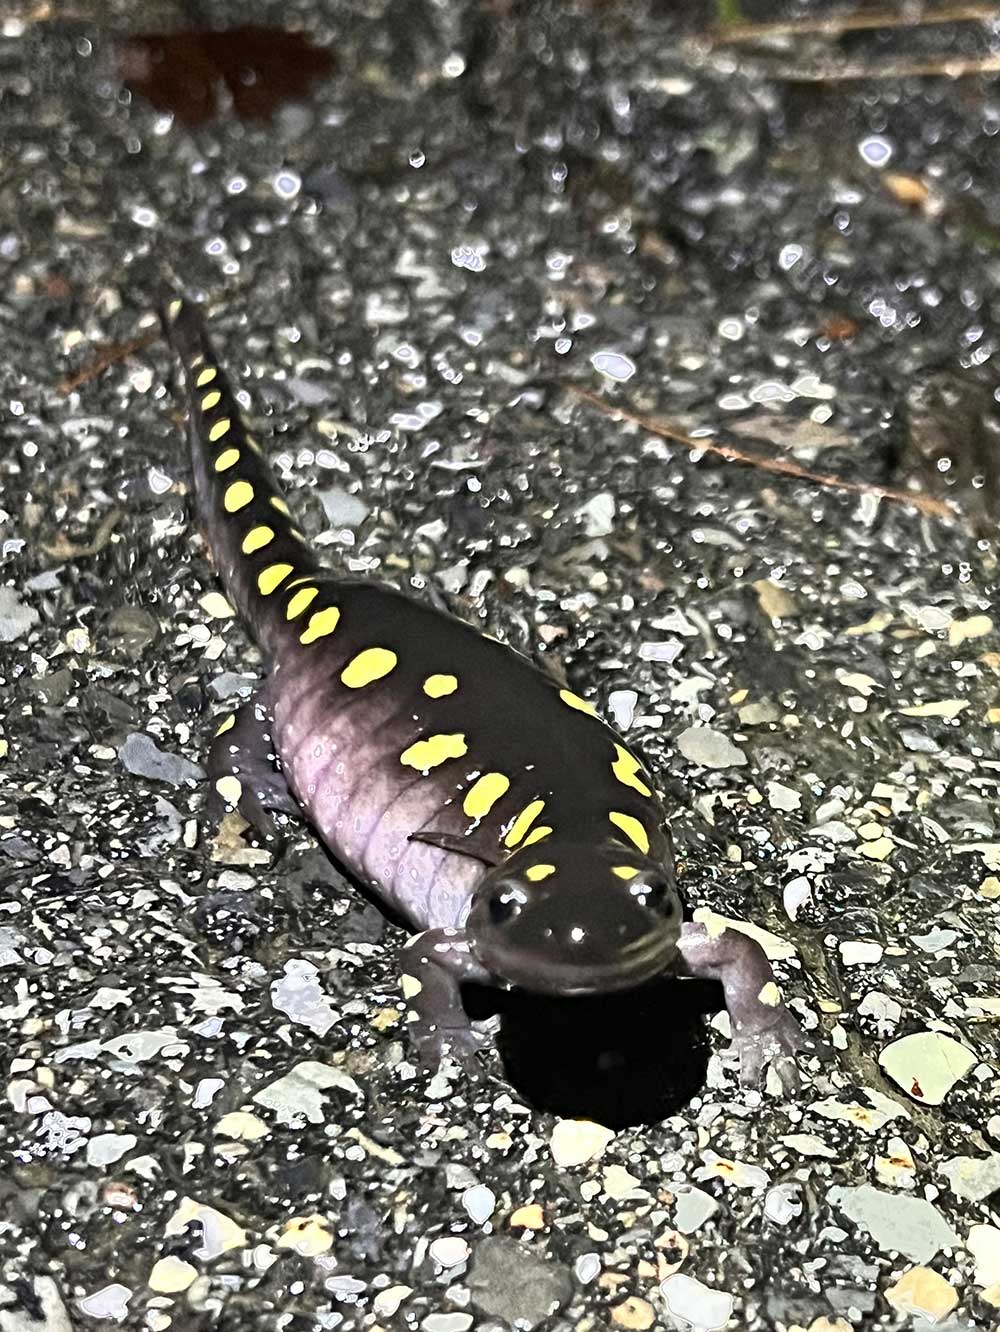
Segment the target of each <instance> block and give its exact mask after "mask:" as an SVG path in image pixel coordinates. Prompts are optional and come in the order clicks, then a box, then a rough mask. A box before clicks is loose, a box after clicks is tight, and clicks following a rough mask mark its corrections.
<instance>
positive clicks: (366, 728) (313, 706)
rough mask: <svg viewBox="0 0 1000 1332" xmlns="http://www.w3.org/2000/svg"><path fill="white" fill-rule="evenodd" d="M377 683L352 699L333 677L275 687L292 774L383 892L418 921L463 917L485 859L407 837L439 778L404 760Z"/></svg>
mask: <svg viewBox="0 0 1000 1332" xmlns="http://www.w3.org/2000/svg"><path fill="white" fill-rule="evenodd" d="M289 674H291V673H289ZM309 674H310V675H311V674H312V672H309ZM370 688H372V690H373V692H372V694H371V695H370V696H369V697H366V698H349V699H347V700H346V701H345V699H344V697H343V694H344V690H343V686H339V688H338V686H337V685H336V684H335V683H333V682H332V681H330V680H329V679H328V680H326V681H321V682H320V683H318V684H314V686H313V687H312V688H308V687H306V688H304V689H296V690H295V691H294V692H293V691H291V690H288V691H284V690H279V691H278V694H277V698H276V700H275V702H274V704H273V715H274V740H275V744H276V752H277V753H278V755H279V757H280V758H281V763H282V767H283V769H284V773H285V777H286V779H287V780H288V784H289V786H290V787H291V789H292V791H293V793H294V795H295V797H296V799H297V800H298V801H299V803H300V804H301V805H302V808H303V809H304V810H305V812H306V813H307V814H308V815H309V818H310V820H311V821H312V823H313V824H314V826H315V827H316V829H317V830H318V832H319V833H320V836H321V837H322V838H323V841H324V842H325V843H326V845H327V846H328V847H329V848H330V850H331V851H333V853H334V854H335V855H336V856H337V858H338V859H339V860H340V861H341V862H342V863H343V864H344V865H345V866H347V868H348V869H350V870H352V871H353V872H354V874H355V875H357V877H358V878H360V879H361V880H362V881H363V882H364V883H366V884H367V885H368V886H369V887H371V888H373V889H374V890H375V892H376V893H377V894H378V896H379V897H380V898H381V899H382V901H383V902H385V903H386V904H387V905H388V906H390V907H392V908H393V909H394V910H395V911H396V912H398V913H399V914H400V915H401V916H403V917H404V918H405V919H406V920H408V921H409V922H410V923H411V924H412V925H413V926H414V928H416V929H433V928H435V927H437V926H446V925H455V926H457V925H461V924H462V922H463V921H464V919H465V916H466V914H467V911H468V907H469V903H470V901H471V899H472V894H473V892H474V890H475V887H476V884H477V883H478V882H479V880H480V879H481V878H482V875H483V865H482V864H481V863H480V862H479V861H477V860H474V859H470V858H468V857H465V856H456V855H454V854H452V853H450V852H447V851H443V850H441V849H439V848H438V847H433V846H428V845H427V844H426V843H424V842H411V841H410V840H409V836H410V834H411V833H412V832H414V831H415V830H416V829H419V828H423V827H426V826H428V825H429V824H432V823H434V820H435V816H436V815H438V814H439V812H440V810H441V806H442V803H443V800H442V795H441V793H440V783H436V782H433V781H431V780H430V778H429V777H426V776H424V775H423V774H422V773H417V772H414V771H413V769H410V768H404V767H403V766H402V765H401V764H400V762H399V754H400V738H399V732H398V730H397V725H398V721H399V720H400V718H399V714H398V709H397V708H396V707H395V706H394V701H393V700H392V697H391V694H390V692H389V690H388V689H383V690H382V691H381V693H380V694H376V693H375V692H374V690H375V688H376V686H370ZM338 692H339V695H340V697H337V695H338ZM286 699H287V701H286ZM394 722H396V723H397V725H394V724H393V723H394Z"/></svg>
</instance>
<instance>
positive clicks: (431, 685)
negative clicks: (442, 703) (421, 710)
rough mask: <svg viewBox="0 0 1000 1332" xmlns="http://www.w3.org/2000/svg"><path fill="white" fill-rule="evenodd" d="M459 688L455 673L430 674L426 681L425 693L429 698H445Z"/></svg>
mask: <svg viewBox="0 0 1000 1332" xmlns="http://www.w3.org/2000/svg"><path fill="white" fill-rule="evenodd" d="M457 688H458V679H457V677H456V676H454V675H428V677H427V679H426V680H425V681H424V693H425V694H426V695H427V697H428V698H444V696H445V694H453V693H454V692H455V690H456V689H457Z"/></svg>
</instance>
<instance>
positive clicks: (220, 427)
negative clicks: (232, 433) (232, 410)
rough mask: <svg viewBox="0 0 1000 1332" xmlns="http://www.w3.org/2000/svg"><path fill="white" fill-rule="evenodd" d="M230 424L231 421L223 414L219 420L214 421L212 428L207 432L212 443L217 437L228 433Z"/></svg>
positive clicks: (219, 437)
mask: <svg viewBox="0 0 1000 1332" xmlns="http://www.w3.org/2000/svg"><path fill="white" fill-rule="evenodd" d="M232 424H233V423H232V421H230V419H229V417H228V416H224V417H223V418H222V420H221V421H216V423H215V425H214V426H212V429H211V430H210V431H209V432H208V437H209V439H210V440H211V441H212V443H213V444H214V443H215V441H216V440H217V439H221V438H222V436H223V435H228V434H229V427H230V426H231V425H232Z"/></svg>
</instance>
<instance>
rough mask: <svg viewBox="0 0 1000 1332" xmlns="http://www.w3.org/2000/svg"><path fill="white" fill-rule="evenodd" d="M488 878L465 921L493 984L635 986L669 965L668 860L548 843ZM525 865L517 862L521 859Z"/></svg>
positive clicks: (675, 930) (675, 902) (674, 918)
mask: <svg viewBox="0 0 1000 1332" xmlns="http://www.w3.org/2000/svg"><path fill="white" fill-rule="evenodd" d="M532 852H533V854H532V855H531V856H521V855H519V856H518V857H517V858H516V860H515V859H514V858H512V859H511V861H508V862H507V863H506V864H504V865H503V866H500V867H499V868H498V869H497V870H494V871H492V872H491V873H490V874H488V875H487V876H486V878H485V879H484V880H483V882H482V884H481V885H480V888H479V890H478V891H477V893H476V898H475V901H474V903H473V907H472V911H471V912H470V915H469V919H468V927H469V930H470V932H471V934H472V937H473V940H474V947H475V950H476V954H477V956H478V958H479V960H480V961H481V962H482V964H483V965H484V966H485V967H486V968H487V969H488V970H489V971H490V972H491V973H492V974H493V975H494V976H495V977H496V978H497V980H499V981H501V982H502V981H506V982H507V983H508V984H509V985H516V986H518V987H520V988H523V989H527V990H535V991H538V992H541V993H546V994H563V995H574V994H601V993H607V992H609V991H612V990H625V989H630V988H632V987H634V986H637V985H641V984H642V983H643V982H645V981H648V980H651V979H653V978H654V977H655V976H658V975H661V974H662V973H663V972H665V971H668V970H669V969H670V967H671V965H672V964H673V961H674V958H675V954H676V945H677V939H678V937H679V934H680V927H681V906H680V899H679V897H678V894H677V890H676V887H675V886H674V882H673V875H672V872H671V870H670V869H669V868H668V867H663V866H657V865H655V864H654V863H652V862H646V861H645V860H644V858H638V860H639V863H635V862H636V859H637V858H636V857H628V856H625V855H623V854H622V853H621V852H620V851H612V852H609V853H607V854H605V853H598V854H596V855H595V852H594V849H593V848H588V849H587V851H586V854H585V855H582V856H581V855H577V854H574V852H575V848H562V847H557V846H555V845H549V844H546V846H545V848H544V849H543V848H542V847H541V846H539V847H535V848H532ZM522 862H523V863H522Z"/></svg>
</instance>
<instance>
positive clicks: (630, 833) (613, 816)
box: [608, 809, 649, 855]
mask: <svg viewBox="0 0 1000 1332" xmlns="http://www.w3.org/2000/svg"><path fill="white" fill-rule="evenodd" d="M608 818H609V819H610V820H611V822H612V823H613V824H614V825H615V827H616V828H621V830H622V832H623V833H624V834H625V836H626V837H627V838H628V839H629V841H630V842H633V843H634V844H635V845H636V846H637V847H638V848H639V850H640V851H641V852H642V853H643V854H644V855H645V853H646V852H647V851H648V850H649V833H647V832H646V829H645V828H644V827H643V826H642V824H641V823H640V822H639V820H638V819H636V818H633V817H632V815H631V814H620V813H619V812H618V810H616V809H613V810H612V811H611V813H610V814H609V815H608Z"/></svg>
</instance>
